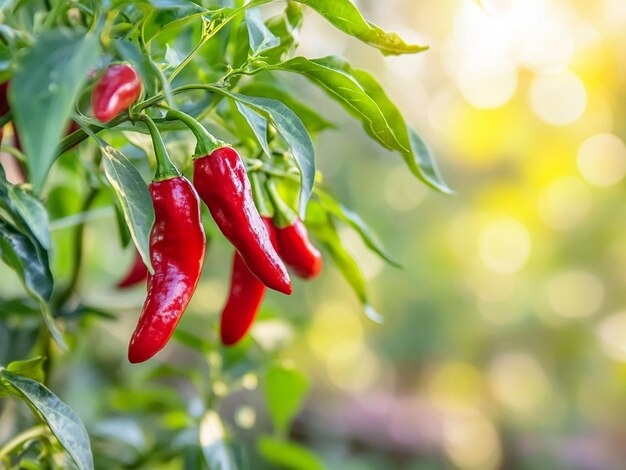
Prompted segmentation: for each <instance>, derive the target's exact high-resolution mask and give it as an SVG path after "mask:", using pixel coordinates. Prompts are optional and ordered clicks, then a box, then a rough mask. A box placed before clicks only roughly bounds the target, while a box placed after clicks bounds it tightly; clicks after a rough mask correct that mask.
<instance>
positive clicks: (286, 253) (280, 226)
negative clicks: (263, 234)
mask: <svg viewBox="0 0 626 470" xmlns="http://www.w3.org/2000/svg"><path fill="white" fill-rule="evenodd" d="M267 190H268V192H269V194H270V197H271V198H272V202H273V203H274V208H275V209H276V212H275V215H274V227H275V228H276V240H277V242H278V252H279V253H280V257H281V258H282V259H283V261H284V262H285V264H286V265H287V266H289V267H290V268H291V269H293V271H294V272H295V273H296V275H297V276H299V277H301V278H303V279H312V278H314V277H315V276H317V275H318V274H319V273H320V272H321V271H322V264H323V263H322V255H321V253H320V252H319V250H318V249H317V248H316V247H315V245H313V243H311V240H309V234H308V232H307V230H306V227H305V226H304V223H303V222H302V220H300V218H299V217H298V216H297V215H296V213H295V212H294V211H292V210H291V208H289V206H288V205H287V204H285V202H284V201H283V200H282V199H281V197H280V195H279V194H278V189H277V188H276V185H275V183H274V181H271V180H270V181H268V182H267Z"/></svg>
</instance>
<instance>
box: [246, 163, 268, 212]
mask: <svg viewBox="0 0 626 470" xmlns="http://www.w3.org/2000/svg"><path fill="white" fill-rule="evenodd" d="M249 178H250V184H251V185H252V197H253V198H254V204H255V205H256V207H257V209H258V210H259V214H261V217H270V218H271V217H274V206H273V204H272V202H271V201H270V200H269V198H268V195H267V192H266V191H265V188H264V187H263V184H261V182H260V181H259V174H258V173H257V172H252V173H250V175H249Z"/></svg>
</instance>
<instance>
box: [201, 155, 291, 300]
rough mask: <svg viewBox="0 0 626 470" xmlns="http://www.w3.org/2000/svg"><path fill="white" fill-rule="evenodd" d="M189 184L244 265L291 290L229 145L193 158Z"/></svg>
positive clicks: (277, 287)
mask: <svg viewBox="0 0 626 470" xmlns="http://www.w3.org/2000/svg"><path fill="white" fill-rule="evenodd" d="M193 184H194V186H195V187H196V189H197V190H198V194H199V195H200V197H201V198H202V200H203V201H204V202H205V204H206V205H207V206H208V208H209V211H210V212H211V215H212V216H213V219H214V220H215V222H216V223H217V226H218V227H219V228H220V230H221V231H222V233H223V234H224V236H225V237H226V238H227V239H228V240H229V241H230V242H231V243H232V244H233V246H234V247H235V249H236V250H237V251H238V252H239V254H240V255H241V257H242V258H243V260H244V261H245V263H246V265H247V266H248V268H250V270H251V271H252V272H253V273H254V274H255V275H256V276H257V277H258V278H259V279H260V280H261V282H263V284H265V285H266V286H267V287H269V288H271V289H274V290H277V291H279V292H282V293H284V294H291V291H292V289H291V281H290V279H289V274H288V273H287V269H286V268H285V265H284V264H283V262H282V261H281V259H280V257H279V256H278V253H277V252H276V250H275V249H274V247H273V246H272V242H271V241H270V235H269V233H268V231H267V227H266V226H265V224H264V222H263V220H262V218H261V216H260V215H259V211H258V210H257V208H256V206H255V205H254V200H253V198H252V191H251V187H250V180H249V179H248V175H247V173H246V169H245V167H244V164H243V161H242V160H241V157H240V156H239V154H238V153H237V152H236V151H235V150H234V149H233V148H231V147H220V148H218V149H217V150H215V151H213V152H212V153H211V154H210V155H205V156H203V157H200V158H196V159H195V160H194V164H193Z"/></svg>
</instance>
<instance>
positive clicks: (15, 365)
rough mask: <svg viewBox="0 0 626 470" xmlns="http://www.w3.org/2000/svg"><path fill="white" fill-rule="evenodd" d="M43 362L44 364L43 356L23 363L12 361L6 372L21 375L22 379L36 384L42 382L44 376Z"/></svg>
mask: <svg viewBox="0 0 626 470" xmlns="http://www.w3.org/2000/svg"><path fill="white" fill-rule="evenodd" d="M44 362H46V358H45V357H44V356H37V357H34V358H32V359H27V360H25V361H13V362H11V363H9V365H8V366H7V370H8V371H9V372H12V373H14V374H16V375H21V376H22V377H27V378H29V379H32V380H35V381H37V382H43V380H44V376H45V374H44V371H43V363H44Z"/></svg>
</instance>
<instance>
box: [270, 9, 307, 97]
mask: <svg viewBox="0 0 626 470" xmlns="http://www.w3.org/2000/svg"><path fill="white" fill-rule="evenodd" d="M302 10H303V7H302V5H300V4H298V3H296V2H287V5H286V6H285V11H284V12H283V13H282V14H279V15H276V16H273V17H271V18H269V19H268V20H267V22H266V24H267V27H268V29H269V30H270V31H271V32H272V34H274V36H276V37H278V38H279V39H280V47H275V48H274V49H272V50H270V51H267V52H266V53H265V54H263V58H264V59H265V60H266V61H267V62H269V63H274V62H278V61H280V60H282V58H283V57H289V56H291V55H293V51H294V50H295V48H296V47H297V46H298V42H299V39H300V30H301V29H302V20H303V18H304V15H303V11H302ZM268 98H269V97H268Z"/></svg>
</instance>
